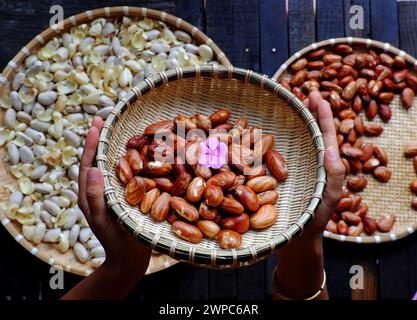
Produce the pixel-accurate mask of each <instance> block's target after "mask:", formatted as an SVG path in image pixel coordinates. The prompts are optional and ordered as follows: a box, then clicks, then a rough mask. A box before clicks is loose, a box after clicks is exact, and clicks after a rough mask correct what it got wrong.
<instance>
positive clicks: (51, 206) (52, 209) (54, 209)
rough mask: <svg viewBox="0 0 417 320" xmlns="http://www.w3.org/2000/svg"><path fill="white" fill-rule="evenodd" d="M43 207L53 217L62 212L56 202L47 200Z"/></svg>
mask: <svg viewBox="0 0 417 320" xmlns="http://www.w3.org/2000/svg"><path fill="white" fill-rule="evenodd" d="M43 205H44V207H45V210H47V211H48V212H49V213H50V214H51V215H53V216H55V217H56V216H57V215H58V214H59V213H60V212H61V208H60V207H59V205H57V204H56V203H55V202H52V201H51V200H45V201H44V202H43Z"/></svg>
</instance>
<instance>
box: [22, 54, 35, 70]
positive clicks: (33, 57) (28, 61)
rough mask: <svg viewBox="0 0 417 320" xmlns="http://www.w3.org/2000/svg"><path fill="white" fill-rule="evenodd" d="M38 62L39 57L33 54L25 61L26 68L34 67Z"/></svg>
mask: <svg viewBox="0 0 417 320" xmlns="http://www.w3.org/2000/svg"><path fill="white" fill-rule="evenodd" d="M37 60H38V56H37V55H36V54H31V55H30V56H29V57H27V58H26V59H25V66H26V68H29V67H30V66H32V65H33V64H34V63H35V61H37Z"/></svg>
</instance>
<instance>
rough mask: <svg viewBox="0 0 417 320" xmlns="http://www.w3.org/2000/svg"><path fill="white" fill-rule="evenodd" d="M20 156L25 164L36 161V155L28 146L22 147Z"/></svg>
mask: <svg viewBox="0 0 417 320" xmlns="http://www.w3.org/2000/svg"><path fill="white" fill-rule="evenodd" d="M19 156H20V160H21V161H22V162H23V163H33V161H35V155H34V154H33V151H32V149H30V148H29V147H28V146H22V147H20V150H19Z"/></svg>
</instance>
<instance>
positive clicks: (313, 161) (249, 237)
mask: <svg viewBox="0 0 417 320" xmlns="http://www.w3.org/2000/svg"><path fill="white" fill-rule="evenodd" d="M211 70H212V67H205V66H204V67H201V73H202V74H206V75H207V76H198V72H197V76H195V75H194V73H195V71H194V69H193V68H192V69H188V70H186V69H184V70H183V72H184V73H186V76H187V77H186V76H185V75H184V79H183V80H178V81H170V82H169V83H168V85H163V84H162V85H161V86H158V84H160V83H162V80H161V78H162V79H165V77H167V78H168V79H170V80H171V79H172V78H177V75H176V74H175V73H174V72H167V73H166V75H163V76H162V77H161V76H158V77H157V78H153V79H152V80H154V81H155V85H156V86H157V87H156V88H155V89H154V90H151V91H150V92H148V93H146V94H145V93H143V91H144V90H149V84H150V85H151V86H153V85H154V84H153V83H152V80H151V81H149V82H147V83H143V84H142V85H139V86H138V87H137V88H136V89H135V92H136V93H138V92H142V96H141V97H139V99H138V100H135V93H134V92H133V91H132V92H130V94H129V95H130V99H129V100H130V103H129V102H128V103H125V102H120V103H119V104H118V105H117V106H116V108H117V109H119V110H121V116H120V117H119V118H118V117H117V115H111V116H110V117H109V119H108V120H107V121H106V129H104V131H103V132H102V134H101V141H102V143H100V145H99V151H98V156H97V159H98V166H99V168H101V169H103V170H105V177H106V179H105V181H106V187H107V189H106V190H107V195H108V199H109V205H111V206H112V207H113V209H114V210H115V212H116V213H117V215H118V216H119V217H121V220H123V221H124V222H125V223H126V224H127V225H128V227H129V228H130V229H131V231H133V232H135V230H136V234H137V235H138V236H139V237H140V238H142V240H145V241H146V242H148V243H151V245H154V246H156V250H159V251H163V252H164V253H170V254H171V255H172V256H174V257H175V258H177V259H178V258H179V259H182V260H186V261H188V262H194V263H197V264H198V263H199V261H200V262H201V263H203V264H208V262H210V264H211V266H212V267H214V266H216V265H227V264H230V261H233V260H236V261H241V262H242V263H241V264H244V263H248V262H253V261H254V260H257V259H258V258H261V257H262V256H263V255H266V254H267V253H269V252H270V251H271V247H275V246H276V245H277V244H278V245H279V244H283V242H285V241H287V240H288V239H290V238H291V237H292V236H293V235H294V234H295V233H296V232H299V231H300V227H302V226H303V225H304V223H305V222H306V221H307V220H308V217H307V218H306V217H305V216H304V217H303V219H302V220H300V221H299V218H300V217H301V216H302V213H303V211H304V210H305V208H306V207H308V205H309V202H310V199H311V196H312V194H313V193H315V194H316V196H317V198H315V199H313V200H312V201H311V203H310V205H311V207H310V208H311V209H312V210H313V209H314V208H315V205H317V203H318V199H319V198H320V196H321V192H322V189H323V186H324V170H322V168H318V167H317V162H321V161H322V153H323V150H322V140H321V134H320V133H319V131H318V127H317V125H316V123H315V120H314V119H312V117H311V114H310V113H309V112H308V111H306V110H305V109H304V110H302V111H301V112H300V114H301V116H302V117H306V118H308V119H309V121H308V123H309V126H308V127H307V126H306V125H305V123H303V121H302V119H301V118H300V116H299V115H298V114H297V113H296V112H294V110H293V109H291V108H290V107H289V106H288V105H287V102H286V101H285V100H283V99H278V98H277V97H276V95H275V94H274V93H273V92H269V91H267V90H265V89H262V88H260V86H261V85H265V84H266V82H265V77H264V78H260V77H258V76H256V77H253V79H252V81H253V82H257V83H258V85H255V84H252V83H246V82H244V81H242V80H250V79H247V77H243V75H244V74H245V71H244V70H243V71H240V69H235V71H234V72H233V77H234V78H239V77H240V78H241V79H242V80H236V79H233V80H231V79H228V78H230V76H231V75H230V69H229V71H228V73H227V74H226V73H224V74H223V75H224V77H225V78H222V77H221V75H220V76H219V77H212V76H210V75H211ZM224 70H226V69H224ZM224 70H223V71H224ZM239 71H240V72H239ZM177 73H179V74H181V72H180V71H178V72H177ZM190 76H192V77H190ZM268 81H269V86H271V88H272V87H274V88H276V87H281V86H277V85H276V84H275V83H274V82H272V81H271V80H268ZM271 83H272V85H271ZM279 89H280V90H279V92H281V91H282V90H283V89H282V88H279ZM270 90H271V89H270ZM271 91H272V90H271ZM282 92H284V91H282ZM285 94H286V95H287V98H289V100H290V102H291V101H292V103H295V102H293V101H294V97H293V95H292V94H291V93H289V92H287V91H286V90H285ZM281 95H282V94H281ZM128 97H129V96H128ZM297 101H298V100H297ZM129 104H130V106H129ZM296 104H297V107H300V102H299V101H298V102H297V103H296ZM222 107H225V108H228V109H230V110H231V112H232V119H231V121H233V120H235V119H236V118H238V117H239V116H245V117H247V119H248V121H249V123H250V124H251V125H256V126H258V127H259V128H261V129H262V130H263V131H264V133H271V134H273V135H274V136H275V141H276V144H275V147H276V148H277V149H278V150H280V152H282V153H283V155H284V156H285V158H286V161H287V165H288V169H289V175H288V179H287V181H285V183H281V184H279V187H278V191H279V194H280V200H279V201H278V203H277V209H278V212H279V214H278V220H277V222H276V223H275V224H274V225H273V226H272V227H270V228H268V229H266V230H264V231H262V232H259V231H249V232H247V233H245V234H244V235H243V245H242V248H243V249H238V250H236V256H235V257H234V259H233V257H230V256H233V253H231V251H228V250H218V244H217V243H216V242H215V241H212V240H203V241H202V242H201V243H200V244H198V245H197V246H193V245H191V244H190V243H188V242H186V241H184V240H182V239H179V238H177V237H176V236H174V235H173V234H172V232H171V228H170V225H169V224H168V223H167V222H166V221H165V222H162V223H160V222H155V221H153V220H152V219H151V218H150V217H149V215H143V214H142V213H140V211H139V209H138V208H137V207H132V206H130V205H128V204H127V203H126V201H125V199H124V186H123V185H122V184H121V183H120V182H119V181H118V179H117V177H116V175H115V174H114V172H115V166H116V163H117V161H118V159H119V158H120V157H122V156H124V155H125V153H126V147H125V146H126V143H127V141H128V139H129V138H130V137H131V136H133V135H134V134H139V133H142V132H143V130H144V128H145V127H146V126H147V125H149V124H151V123H154V122H157V121H161V120H167V119H173V118H174V117H175V115H177V114H184V115H187V116H191V115H193V114H195V113H201V114H204V115H210V114H211V113H212V112H214V111H215V110H217V109H219V108H222ZM116 113H117V112H116ZM117 119H118V121H116V120H117ZM310 127H311V128H314V129H313V130H312V131H314V133H315V139H314V141H315V142H316V144H317V145H316V146H315V145H314V144H313V140H312V137H311V135H310V132H309V130H308V128H310ZM318 146H319V147H318ZM317 148H318V149H317ZM318 172H319V176H320V178H321V179H320V180H321V181H320V182H318V184H317V185H316V179H317V174H318ZM316 186H317V190H315V187H316ZM113 191H114V193H113ZM294 223H298V225H299V226H297V224H296V225H295V228H294ZM290 226H293V227H292V231H290V230H289V229H290ZM292 232H294V234H292ZM277 239H278V240H277ZM193 252H195V257H193V256H192V255H193ZM213 252H214V253H213ZM213 255H214V259H213ZM258 255H259V257H258ZM222 257H223V258H224V259H223V258H222ZM194 258H195V259H196V260H195V261H192V260H194ZM198 258H201V259H200V260H199V261H198ZM213 260H217V261H213Z"/></svg>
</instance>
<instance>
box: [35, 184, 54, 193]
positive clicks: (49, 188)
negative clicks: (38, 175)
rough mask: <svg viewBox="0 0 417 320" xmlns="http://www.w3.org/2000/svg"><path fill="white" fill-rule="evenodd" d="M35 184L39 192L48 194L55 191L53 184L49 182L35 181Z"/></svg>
mask: <svg viewBox="0 0 417 320" xmlns="http://www.w3.org/2000/svg"><path fill="white" fill-rule="evenodd" d="M34 186H35V191H36V192H39V193H45V194H48V193H51V192H53V191H54V187H53V185H52V184H50V183H47V182H42V183H35V184H34Z"/></svg>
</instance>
